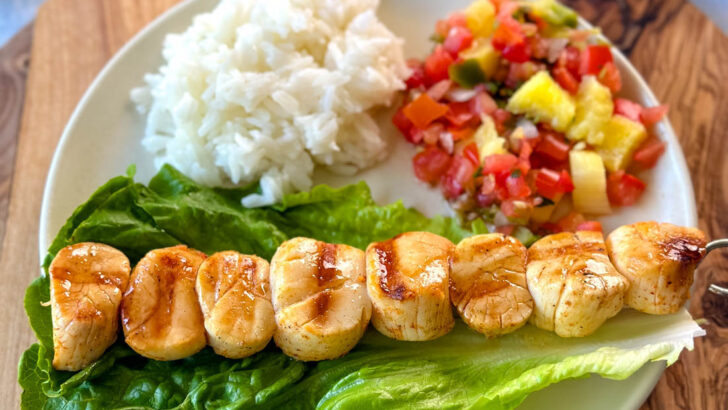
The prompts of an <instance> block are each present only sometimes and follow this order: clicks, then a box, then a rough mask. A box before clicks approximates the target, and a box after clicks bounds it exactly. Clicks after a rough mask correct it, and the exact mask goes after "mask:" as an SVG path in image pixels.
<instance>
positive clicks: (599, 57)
mask: <svg viewBox="0 0 728 410" xmlns="http://www.w3.org/2000/svg"><path fill="white" fill-rule="evenodd" d="M610 62H612V50H610V49H609V46H605V45H592V46H588V47H587V48H586V49H584V51H582V52H581V66H580V67H579V74H581V75H590V74H591V75H597V74H599V72H601V71H602V68H603V67H604V65H605V64H607V63H610Z"/></svg>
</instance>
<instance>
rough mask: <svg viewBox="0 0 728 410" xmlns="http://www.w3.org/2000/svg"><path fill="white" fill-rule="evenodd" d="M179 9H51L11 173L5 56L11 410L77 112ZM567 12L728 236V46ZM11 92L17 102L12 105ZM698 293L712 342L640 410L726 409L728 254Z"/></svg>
mask: <svg viewBox="0 0 728 410" xmlns="http://www.w3.org/2000/svg"><path fill="white" fill-rule="evenodd" d="M176 2H177V0H48V2H47V3H46V4H45V5H44V6H43V7H42V8H41V9H40V10H39V13H38V17H37V20H36V23H35V29H34V32H33V37H34V39H33V47H32V53H31V64H30V72H29V77H28V82H27V93H26V96H25V106H24V109H23V115H22V125H21V129H20V134H19V136H18V137H17V154H16V159H15V166H14V168H13V170H12V171H11V170H10V167H9V166H8V163H10V162H11V160H12V151H13V149H12V147H14V146H15V144H16V139H15V138H13V134H14V131H8V129H9V128H10V127H12V121H13V118H16V116H17V113H18V112H19V107H20V104H21V102H22V92H19V90H22V78H23V76H24V74H23V73H24V71H23V70H24V69H23V67H24V64H23V63H22V62H23V61H24V60H23V58H22V55H23V52H26V53H27V49H25V50H23V47H22V46H20V47H18V49H17V50H15V51H13V50H10V51H8V50H7V49H3V50H2V51H0V95H1V96H2V98H0V237H2V233H3V225H4V224H3V221H4V219H5V218H4V210H3V209H4V208H3V203H5V202H4V201H7V198H8V195H7V187H9V186H10V180H11V179H12V190H11V193H10V202H9V203H10V205H9V211H8V218H7V226H6V228H5V236H4V240H3V243H2V248H0V252H1V253H0V277H2V278H3V279H4V280H3V282H2V283H1V284H0V300H2V301H3V303H4V305H5V308H4V310H3V313H4V318H5V319H6V320H5V323H6V326H7V324H8V323H9V326H8V327H6V329H8V330H7V331H5V332H2V334H1V335H0V346H3V349H2V351H1V352H0V365H2V370H0V397H3V398H6V401H5V403H4V404H3V407H4V406H5V404H11V405H9V407H8V408H16V407H17V406H18V405H17V403H18V397H19V392H20V389H19V386H18V385H17V382H16V376H17V374H16V368H17V361H18V358H19V357H20V354H21V353H22V351H23V350H25V349H26V348H27V347H28V346H29V345H30V343H31V342H32V341H33V339H34V338H33V336H32V334H31V332H30V329H29V327H28V325H27V320H26V319H25V315H24V312H23V308H22V293H23V290H24V289H25V287H26V286H27V285H28V283H30V281H31V280H32V279H33V278H34V277H35V276H36V275H37V274H38V270H39V262H38V248H37V247H38V237H37V232H38V215H39V210H40V202H41V196H42V192H43V185H44V181H45V177H46V173H47V170H48V166H49V163H50V159H51V156H52V154H53V149H54V147H55V145H56V143H57V141H58V138H59V137H60V134H61V131H62V130H63V127H64V125H65V123H66V121H67V120H68V117H69V116H70V114H71V112H72V110H73V108H74V107H75V105H76V103H77V102H78V100H79V99H80V97H81V95H82V94H83V92H84V91H85V90H86V88H87V87H88V85H89V84H90V82H91V81H92V79H93V78H94V76H95V75H96V74H97V73H98V71H99V70H100V69H101V67H102V66H103V65H104V63H105V62H106V61H107V60H108V59H109V58H110V57H111V55H113V53H114V52H115V51H116V50H117V49H118V48H119V47H121V45H123V44H124V42H126V41H127V40H128V39H129V38H130V37H131V36H132V35H133V34H134V33H136V32H137V31H138V30H139V29H140V28H141V27H143V26H144V25H145V24H147V23H148V22H149V21H151V20H152V19H153V18H154V17H155V16H157V15H158V14H159V13H161V12H162V11H164V10H166V9H167V8H168V7H170V6H171V5H172V4H174V3H176ZM566 3H568V4H569V5H571V6H572V7H574V8H575V9H577V11H579V12H580V13H581V14H582V15H583V16H585V17H586V18H587V19H588V20H589V21H591V22H592V23H595V24H596V25H598V26H600V27H602V29H603V31H604V32H605V34H606V35H607V37H609V38H610V39H612V41H614V43H615V44H616V45H617V46H618V47H620V48H621V49H622V50H623V51H624V52H625V53H626V54H627V56H628V57H629V58H630V60H632V62H633V63H634V65H635V66H636V67H637V69H638V70H639V71H640V72H641V73H642V75H643V76H644V77H645V79H646V80H647V82H648V83H649V84H650V86H651V87H652V89H653V91H654V92H655V94H656V95H657V97H658V99H660V100H661V101H662V102H664V103H667V104H669V105H670V107H671V110H670V114H669V117H670V120H671V122H672V125H673V127H674V128H675V131H676V133H677V135H678V137H679V139H680V141H681V144H682V146H683V150H684V151H685V156H686V159H687V162H688V167H689V168H690V171H691V174H692V178H693V184H694V187H695V194H696V199H697V202H698V213H699V215H700V227H701V228H702V229H704V230H705V231H706V232H707V233H708V235H709V236H710V237H712V238H718V237H728V212H726V209H728V161H726V159H727V158H728V144H726V141H728V80H727V78H728V38H726V36H724V35H723V34H722V33H721V32H720V30H719V29H718V28H716V27H715V26H714V25H713V24H712V23H711V22H710V21H709V20H708V19H707V18H706V17H705V16H704V15H702V14H701V13H700V12H699V11H698V10H697V9H696V8H695V7H694V6H692V5H690V4H689V3H686V2H685V1H684V0H664V1H658V0H643V1H632V0H618V1H614V0H600V1H594V0H591V1H589V0H568V1H566ZM29 34H30V33H29V30H28V32H26V33H25V36H26V37H25V38H26V41H25V43H22V42H21V43H22V44H26V45H27V44H28V41H27V40H28V39H29V37H30V35H29ZM14 56H15V57H14ZM17 56H21V57H17ZM8 61H11V63H8ZM12 61H15V63H12ZM18 62H20V63H18ZM6 90H10V91H6ZM8 92H9V93H11V94H8V95H12V99H10V100H7V99H5V95H6V93H8ZM8 124H10V125H8ZM6 147H7V148H8V149H6ZM696 282H697V283H696V289H697V292H696V294H694V295H693V297H692V299H691V305H690V311H691V313H692V314H693V315H694V316H695V317H696V318H705V319H706V322H707V323H706V325H705V326H704V327H705V329H706V331H707V333H708V334H707V336H706V337H704V338H700V339H698V340H697V341H696V347H695V350H694V351H692V352H684V353H683V354H682V356H681V358H680V360H679V361H678V362H677V363H676V364H675V365H673V366H672V367H670V368H669V369H668V370H667V371H666V372H665V375H664V376H663V377H662V379H661V380H660V382H659V384H658V386H657V388H656V389H655V391H654V392H653V393H652V395H651V396H650V398H649V399H648V400H647V402H646V403H645V404H644V405H643V409H672V408H677V409H722V408H726V406H727V404H728V342H727V341H728V301H727V300H726V298H721V297H718V296H716V295H714V294H711V293H710V292H706V289H707V286H708V284H709V283H715V282H718V283H723V284H728V253H724V254H722V255H721V254H714V255H713V254H712V255H710V256H709V257H708V258H707V260H706V261H705V262H704V263H703V264H702V265H701V267H700V269H699V272H698V277H697V280H696ZM10 400H13V401H12V402H10Z"/></svg>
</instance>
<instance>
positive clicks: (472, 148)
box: [463, 142, 480, 167]
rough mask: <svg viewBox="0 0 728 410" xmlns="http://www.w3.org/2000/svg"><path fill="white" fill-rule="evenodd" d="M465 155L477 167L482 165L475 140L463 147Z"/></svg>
mask: <svg viewBox="0 0 728 410" xmlns="http://www.w3.org/2000/svg"><path fill="white" fill-rule="evenodd" d="M463 156H464V157H465V158H466V159H467V160H468V161H470V162H472V163H473V165H475V166H476V167H479V166H480V158H479V157H478V146H477V145H475V143H474V142H471V143H470V144H468V145H466V146H465V148H464V149H463Z"/></svg>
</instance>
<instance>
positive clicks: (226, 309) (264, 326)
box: [195, 251, 276, 359]
mask: <svg viewBox="0 0 728 410" xmlns="http://www.w3.org/2000/svg"><path fill="white" fill-rule="evenodd" d="M268 273H269V266H268V262H267V261H265V259H261V258H259V257H257V256H252V255H242V254H240V253H238V252H234V251H226V252H218V253H216V254H214V255H212V256H210V257H209V258H207V259H206V260H205V261H204V262H202V265H200V269H199V270H198V271H197V285H196V287H195V289H196V290H197V295H198V298H199V300H200V308H202V314H203V316H204V317H205V330H206V331H207V339H208V341H209V343H210V346H212V348H213V349H214V350H215V353H217V354H219V355H222V356H225V357H228V358H231V359H239V358H243V357H247V356H250V355H252V354H254V353H257V352H259V351H260V350H262V349H263V348H264V347H265V346H266V345H267V344H268V342H269V341H270V339H271V337H273V332H274V331H275V328H276V323H275V319H274V317H273V305H272V304H271V301H270V289H269V287H270V284H269V281H268Z"/></svg>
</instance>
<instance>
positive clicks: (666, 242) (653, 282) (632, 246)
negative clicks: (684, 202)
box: [607, 222, 706, 314]
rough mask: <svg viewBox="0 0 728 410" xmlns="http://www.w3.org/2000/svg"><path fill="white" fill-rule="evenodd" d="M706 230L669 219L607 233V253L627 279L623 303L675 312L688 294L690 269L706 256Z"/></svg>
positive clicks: (638, 308) (638, 307)
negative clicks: (627, 283)
mask: <svg viewBox="0 0 728 410" xmlns="http://www.w3.org/2000/svg"><path fill="white" fill-rule="evenodd" d="M705 244H706V239H705V234H703V232H702V231H700V230H698V229H695V228H684V227H680V226H675V225H672V224H668V223H657V222H640V223H636V224H632V225H625V226H622V227H620V228H617V229H616V230H615V231H614V232H612V233H611V234H609V236H608V237H607V249H608V250H609V257H610V258H611V259H612V263H613V264H614V267H615V268H617V270H618V271H619V272H620V273H621V274H622V275H624V276H625V277H626V278H627V279H629V282H630V288H629V291H628V292H627V299H626V301H625V303H626V304H627V305H628V306H630V307H632V308H634V309H637V310H639V311H641V312H645V313H652V314H668V313H675V312H677V311H678V310H680V307H682V306H683V305H684V304H685V302H686V301H687V299H688V297H689V296H690V286H691V285H692V283H693V272H694V271H695V267H696V266H697V264H698V263H699V262H700V261H701V260H702V259H703V256H705Z"/></svg>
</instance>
